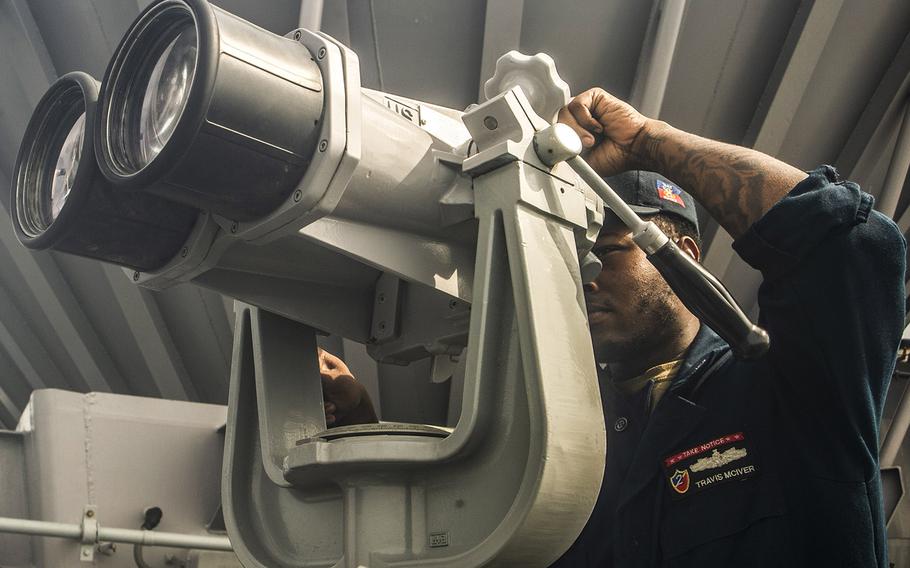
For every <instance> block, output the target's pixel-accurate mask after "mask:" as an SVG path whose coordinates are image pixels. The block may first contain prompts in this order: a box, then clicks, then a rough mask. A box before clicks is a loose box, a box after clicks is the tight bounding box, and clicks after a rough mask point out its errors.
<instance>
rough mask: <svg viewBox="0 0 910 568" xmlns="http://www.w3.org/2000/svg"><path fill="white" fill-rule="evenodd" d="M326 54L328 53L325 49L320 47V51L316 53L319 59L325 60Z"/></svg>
mask: <svg viewBox="0 0 910 568" xmlns="http://www.w3.org/2000/svg"><path fill="white" fill-rule="evenodd" d="M325 53H326V51H325V48H324V47H320V48H319V51H318V52H316V57H318V58H319V59H325Z"/></svg>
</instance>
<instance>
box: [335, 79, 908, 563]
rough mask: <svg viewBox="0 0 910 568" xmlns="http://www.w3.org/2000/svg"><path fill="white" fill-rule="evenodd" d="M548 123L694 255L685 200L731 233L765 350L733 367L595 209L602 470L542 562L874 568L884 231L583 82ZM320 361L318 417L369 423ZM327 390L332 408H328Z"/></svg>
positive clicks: (898, 286) (885, 325)
mask: <svg viewBox="0 0 910 568" xmlns="http://www.w3.org/2000/svg"><path fill="white" fill-rule="evenodd" d="M560 121H561V122H564V123H566V124H568V125H570V126H571V127H573V128H574V129H575V130H576V131H577V132H578V134H579V135H580V136H581V137H582V141H583V144H584V146H585V148H586V153H585V154H584V156H585V159H586V160H587V161H588V162H589V163H590V164H591V166H592V167H594V169H595V170H597V171H598V173H600V174H601V175H603V176H604V177H606V178H607V179H608V181H609V182H610V184H611V185H612V187H613V188H614V190H616V191H617V192H618V193H619V194H620V195H621V196H622V197H623V198H624V199H625V200H626V201H627V202H628V203H629V204H630V205H631V206H633V208H635V209H636V210H637V211H638V212H639V213H640V214H641V215H643V216H645V217H647V218H649V219H651V220H653V221H655V223H657V224H658V225H659V226H660V227H661V228H662V229H663V230H664V232H665V233H667V235H668V236H669V237H670V238H672V239H674V240H675V241H676V243H677V244H678V245H679V247H680V248H681V249H682V250H683V251H685V252H686V253H688V254H690V255H691V256H692V258H693V259H695V260H696V261H699V260H700V258H701V244H700V240H699V229H698V219H697V217H696V215H695V203H694V201H693V197H694V199H695V200H697V201H698V202H699V203H700V204H701V205H702V206H703V207H704V208H705V210H706V211H707V212H708V213H709V214H711V215H712V216H713V217H714V218H715V219H716V220H717V221H718V223H720V225H721V226H723V228H724V229H726V230H727V232H729V233H730V235H731V236H733V238H734V239H735V241H734V244H733V248H734V250H735V251H736V252H737V253H738V254H739V255H740V256H741V257H742V258H743V259H744V260H745V261H746V262H747V263H749V264H750V265H751V266H752V267H754V268H755V269H757V270H759V271H760V272H761V274H762V277H763V282H762V285H761V287H760V289H759V293H758V304H759V308H760V318H759V323H760V325H762V326H763V327H764V328H765V329H766V330H767V331H768V333H769V334H770V337H771V347H770V350H769V351H768V353H767V354H766V355H765V356H763V357H762V358H761V359H759V360H756V361H749V362H747V361H740V360H737V359H735V358H733V356H732V354H731V350H730V347H729V346H728V345H727V344H726V343H725V342H724V341H723V340H721V339H720V338H719V337H718V336H717V335H716V334H715V333H714V332H713V331H712V330H711V329H710V328H708V327H707V326H705V325H702V324H700V322H699V321H698V319H697V318H695V316H693V315H692V314H691V313H690V312H689V311H688V310H687V309H686V308H685V306H683V304H682V303H681V302H680V301H679V299H678V298H677V297H676V296H675V295H674V294H673V292H672V291H671V290H670V288H669V287H668V285H667V284H666V283H665V282H664V280H663V279H662V277H661V276H660V274H659V273H658V272H657V271H656V270H655V269H654V267H653V266H652V265H651V264H650V263H649V262H648V260H647V259H646V257H645V254H644V253H643V252H642V251H641V250H640V249H639V248H637V247H636V245H635V244H634V243H633V242H632V240H631V237H630V234H629V231H628V230H627V229H626V228H625V226H624V225H623V224H622V223H621V222H620V221H619V219H618V218H616V217H615V216H614V215H613V214H612V213H611V212H610V211H609V210H608V211H606V215H605V220H604V225H603V229H602V231H601V233H600V235H599V237H598V239H597V242H596V244H595V246H594V249H593V250H594V253H595V254H596V255H597V256H598V257H599V258H600V260H601V262H602V264H603V269H602V271H601V273H600V275H599V276H598V277H597V278H596V279H595V280H594V282H591V283H589V284H586V285H585V299H586V301H587V305H588V317H589V325H590V329H591V338H592V341H593V345H594V352H595V356H596V359H597V362H598V373H599V380H600V387H601V395H602V399H603V406H604V417H605V423H606V427H607V433H608V442H607V447H608V451H607V463H606V471H605V475H604V482H603V484H602V487H601V492H600V496H599V498H598V501H597V504H596V506H595V509H594V512H593V513H592V515H591V517H590V519H589V521H588V523H587V525H586V526H585V528H584V530H583V532H582V533H581V535H580V536H579V537H578V539H577V540H576V542H575V543H574V545H573V546H572V547H571V548H570V549H569V550H568V551H567V552H566V553H565V554H564V555H563V557H562V558H561V559H560V560H559V561H557V563H556V564H554V566H559V567H576V566H577V567H585V566H592V567H594V566H597V567H600V566H615V567H617V568H618V567H623V568H625V567H652V566H654V567H657V566H668V567H669V566H672V567H682V566H692V567H699V568H707V567H726V566H738V567H742V566H762V567H765V566H857V567H872V566H878V567H882V568H884V567H885V566H887V565H888V563H887V551H886V535H885V522H884V514H883V507H882V490H881V482H880V479H879V465H878V439H879V423H880V420H881V416H882V407H883V404H884V400H885V394H886V393H887V389H888V383H889V380H890V377H891V373H892V371H893V367H894V363H895V357H896V353H897V348H898V344H899V341H900V337H901V333H902V330H903V321H904V313H905V311H904V300H905V295H904V271H905V254H906V243H905V241H904V239H903V237H902V235H901V233H900V231H899V230H898V229H897V227H896V226H895V224H894V223H893V222H891V221H890V220H889V219H887V218H886V217H884V216H883V215H881V214H879V213H877V212H876V211H874V210H873V209H872V204H873V200H872V197H871V196H870V195H868V194H866V193H863V192H862V191H861V190H860V188H859V187H858V186H857V185H855V184H853V183H851V182H845V181H842V180H840V178H839V177H838V174H837V172H836V171H835V170H834V169H833V168H832V167H829V166H822V167H819V168H818V169H815V170H813V171H811V172H809V173H808V174H807V173H806V172H803V171H801V170H799V169H797V168H795V167H792V166H790V165H788V164H785V163H783V162H781V161H779V160H777V159H774V158H772V157H770V156H767V155H765V154H762V153H760V152H757V151H755V150H751V149H748V148H743V147H739V146H733V145H730V144H724V143H721V142H717V141H713V140H708V139H705V138H701V137H699V136H696V135H693V134H689V133H686V132H684V131H682V130H679V129H676V128H674V127H672V126H670V125H669V124H666V123H664V122H660V121H656V120H652V119H648V118H646V117H644V116H643V115H641V114H640V113H639V112H638V111H636V110H635V109H634V108H633V107H631V106H629V105H628V104H626V103H624V102H622V101H620V100H619V99H617V98H615V97H613V96H611V95H610V94H608V93H606V92H605V91H604V90H602V89H599V88H595V89H590V90H588V91H586V92H584V93H582V94H580V95H578V96H576V97H575V98H574V99H573V100H572V101H571V102H570V103H569V105H568V106H567V107H566V108H565V109H563V110H562V111H561V113H560ZM683 188H685V190H683ZM690 194H691V195H690ZM326 355H327V354H326ZM322 360H323V364H324V375H323V376H324V380H325V381H326V392H327V396H326V399H327V401H328V402H327V403H326V413H327V416H328V417H329V419H330V420H333V421H335V422H336V423H339V424H340V423H352V422H354V421H375V413H373V412H372V406H371V405H370V404H369V397H368V396H367V395H366V392H365V390H364V389H363V387H362V386H361V385H359V384H358V383H357V382H356V381H349V380H348V379H347V377H348V376H349V375H350V372H349V371H348V370H347V369H346V367H342V366H343V365H344V363H343V362H341V361H340V360H337V358H335V357H332V356H330V355H328V357H326V356H323V358H322ZM339 379H340V380H342V381H343V384H344V386H345V388H344V389H337V388H336V389H335V390H334V391H332V392H335V393H344V396H341V395H340V394H338V395H332V396H329V395H328V392H329V390H331V389H332V388H334V387H333V384H334V381H335V380H339ZM341 384H342V383H339V385H341Z"/></svg>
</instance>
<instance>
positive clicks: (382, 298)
mask: <svg viewBox="0 0 910 568" xmlns="http://www.w3.org/2000/svg"><path fill="white" fill-rule="evenodd" d="M376 301H377V302H379V303H380V304H382V303H385V294H384V293H382V292H380V293H379V294H377V295H376Z"/></svg>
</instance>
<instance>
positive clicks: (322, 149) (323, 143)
mask: <svg viewBox="0 0 910 568" xmlns="http://www.w3.org/2000/svg"><path fill="white" fill-rule="evenodd" d="M328 147H329V141H328V140H326V139H322V140H320V141H319V151H320V152H325V149H326V148H328Z"/></svg>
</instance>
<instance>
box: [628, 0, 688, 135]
mask: <svg viewBox="0 0 910 568" xmlns="http://www.w3.org/2000/svg"><path fill="white" fill-rule="evenodd" d="M659 1H661V4H662V5H661V6H660V16H659V17H660V21H659V22H658V24H657V33H656V34H655V41H654V48H653V51H652V52H651V58H650V61H648V68H647V75H645V82H644V86H643V87H642V90H641V93H642V98H641V102H640V103H639V104H638V111H639V112H641V113H642V114H643V115H645V116H650V117H652V118H658V117H659V116H660V108H661V107H662V106H663V104H664V93H665V92H666V90H667V80H668V79H669V77H670V65H671V64H672V63H673V54H674V53H675V52H676V40H677V38H679V30H680V28H681V27H682V20H683V14H684V13H685V11H686V0H659Z"/></svg>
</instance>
